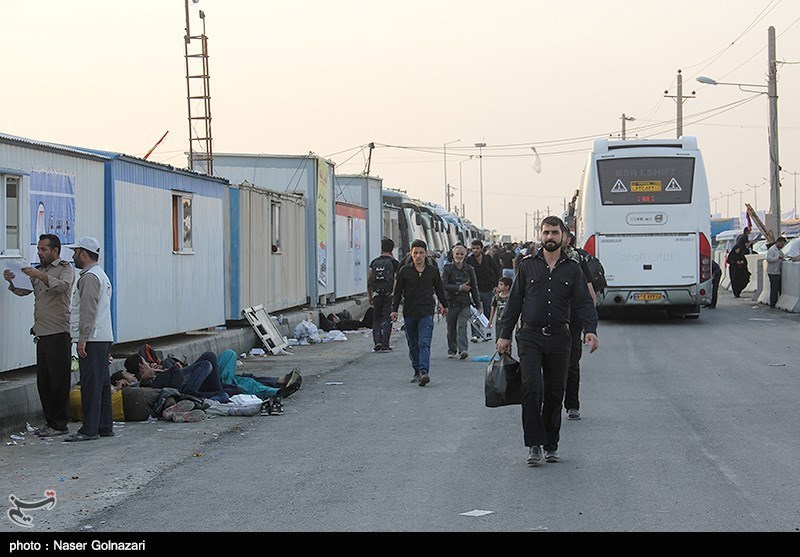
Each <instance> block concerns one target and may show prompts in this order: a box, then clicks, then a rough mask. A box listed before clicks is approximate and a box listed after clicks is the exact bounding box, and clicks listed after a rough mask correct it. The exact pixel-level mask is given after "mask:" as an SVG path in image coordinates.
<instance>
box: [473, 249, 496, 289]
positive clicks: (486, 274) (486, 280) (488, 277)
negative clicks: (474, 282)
mask: <svg viewBox="0 0 800 557" xmlns="http://www.w3.org/2000/svg"><path fill="white" fill-rule="evenodd" d="M466 262H467V263H468V264H469V265H471V266H472V268H473V269H475V276H476V277H477V279H478V291H480V292H491V291H492V290H494V289H495V287H496V286H497V279H499V278H500V269H498V268H497V263H495V261H494V259H492V258H491V257H490V256H488V255H486V254H485V253H484V254H483V257H482V258H481V262H480V264H478V260H477V259H475V256H474V255H472V254H470V255H469V256H467V259H466Z"/></svg>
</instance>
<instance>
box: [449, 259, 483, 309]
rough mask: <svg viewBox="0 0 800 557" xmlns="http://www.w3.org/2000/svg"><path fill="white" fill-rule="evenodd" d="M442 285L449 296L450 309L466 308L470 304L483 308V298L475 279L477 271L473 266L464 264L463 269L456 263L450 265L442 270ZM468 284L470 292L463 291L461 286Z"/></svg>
mask: <svg viewBox="0 0 800 557" xmlns="http://www.w3.org/2000/svg"><path fill="white" fill-rule="evenodd" d="M442 283H443V284H444V292H445V295H446V296H447V302H448V304H449V307H459V308H462V307H466V306H468V305H470V304H472V305H474V306H476V307H481V297H480V295H479V294H478V281H477V279H476V278H475V269H473V268H472V265H468V264H467V263H463V264H462V265H461V268H460V269H459V268H458V267H456V264H455V263H448V264H447V265H445V266H444V269H443V270H442ZM462 284H468V285H469V286H470V290H469V292H466V291H462V290H461V285H462Z"/></svg>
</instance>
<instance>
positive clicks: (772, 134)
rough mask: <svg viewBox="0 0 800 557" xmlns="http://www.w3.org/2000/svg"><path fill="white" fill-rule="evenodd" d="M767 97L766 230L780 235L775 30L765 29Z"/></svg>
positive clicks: (777, 235) (779, 166)
mask: <svg viewBox="0 0 800 557" xmlns="http://www.w3.org/2000/svg"><path fill="white" fill-rule="evenodd" d="M767 43H768V45H767V96H768V97H769V186H770V191H769V201H770V206H769V210H770V214H771V216H772V221H773V222H772V223H770V222H769V219H768V220H767V228H768V229H770V228H771V229H772V230H774V231H775V238H778V237H779V236H780V235H781V177H780V170H781V165H780V163H779V160H778V64H777V62H776V60H775V28H774V27H772V26H770V28H769V29H767Z"/></svg>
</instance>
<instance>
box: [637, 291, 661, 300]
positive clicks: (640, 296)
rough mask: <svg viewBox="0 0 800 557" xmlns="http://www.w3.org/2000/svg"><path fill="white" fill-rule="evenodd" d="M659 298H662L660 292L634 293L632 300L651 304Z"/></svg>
mask: <svg viewBox="0 0 800 557" xmlns="http://www.w3.org/2000/svg"><path fill="white" fill-rule="evenodd" d="M661 298H663V295H662V294H661V293H660V292H635V293H634V294H633V299H634V300H637V301H642V302H653V301H655V300H660V299H661Z"/></svg>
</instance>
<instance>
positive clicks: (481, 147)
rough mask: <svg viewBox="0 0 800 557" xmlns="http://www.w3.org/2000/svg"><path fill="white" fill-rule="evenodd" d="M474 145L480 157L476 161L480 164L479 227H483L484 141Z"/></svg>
mask: <svg viewBox="0 0 800 557" xmlns="http://www.w3.org/2000/svg"><path fill="white" fill-rule="evenodd" d="M475 147H477V148H478V158H479V159H480V160H479V161H478V162H479V164H480V181H481V228H483V148H484V147H486V143H483V142H481V143H476V144H475Z"/></svg>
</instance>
